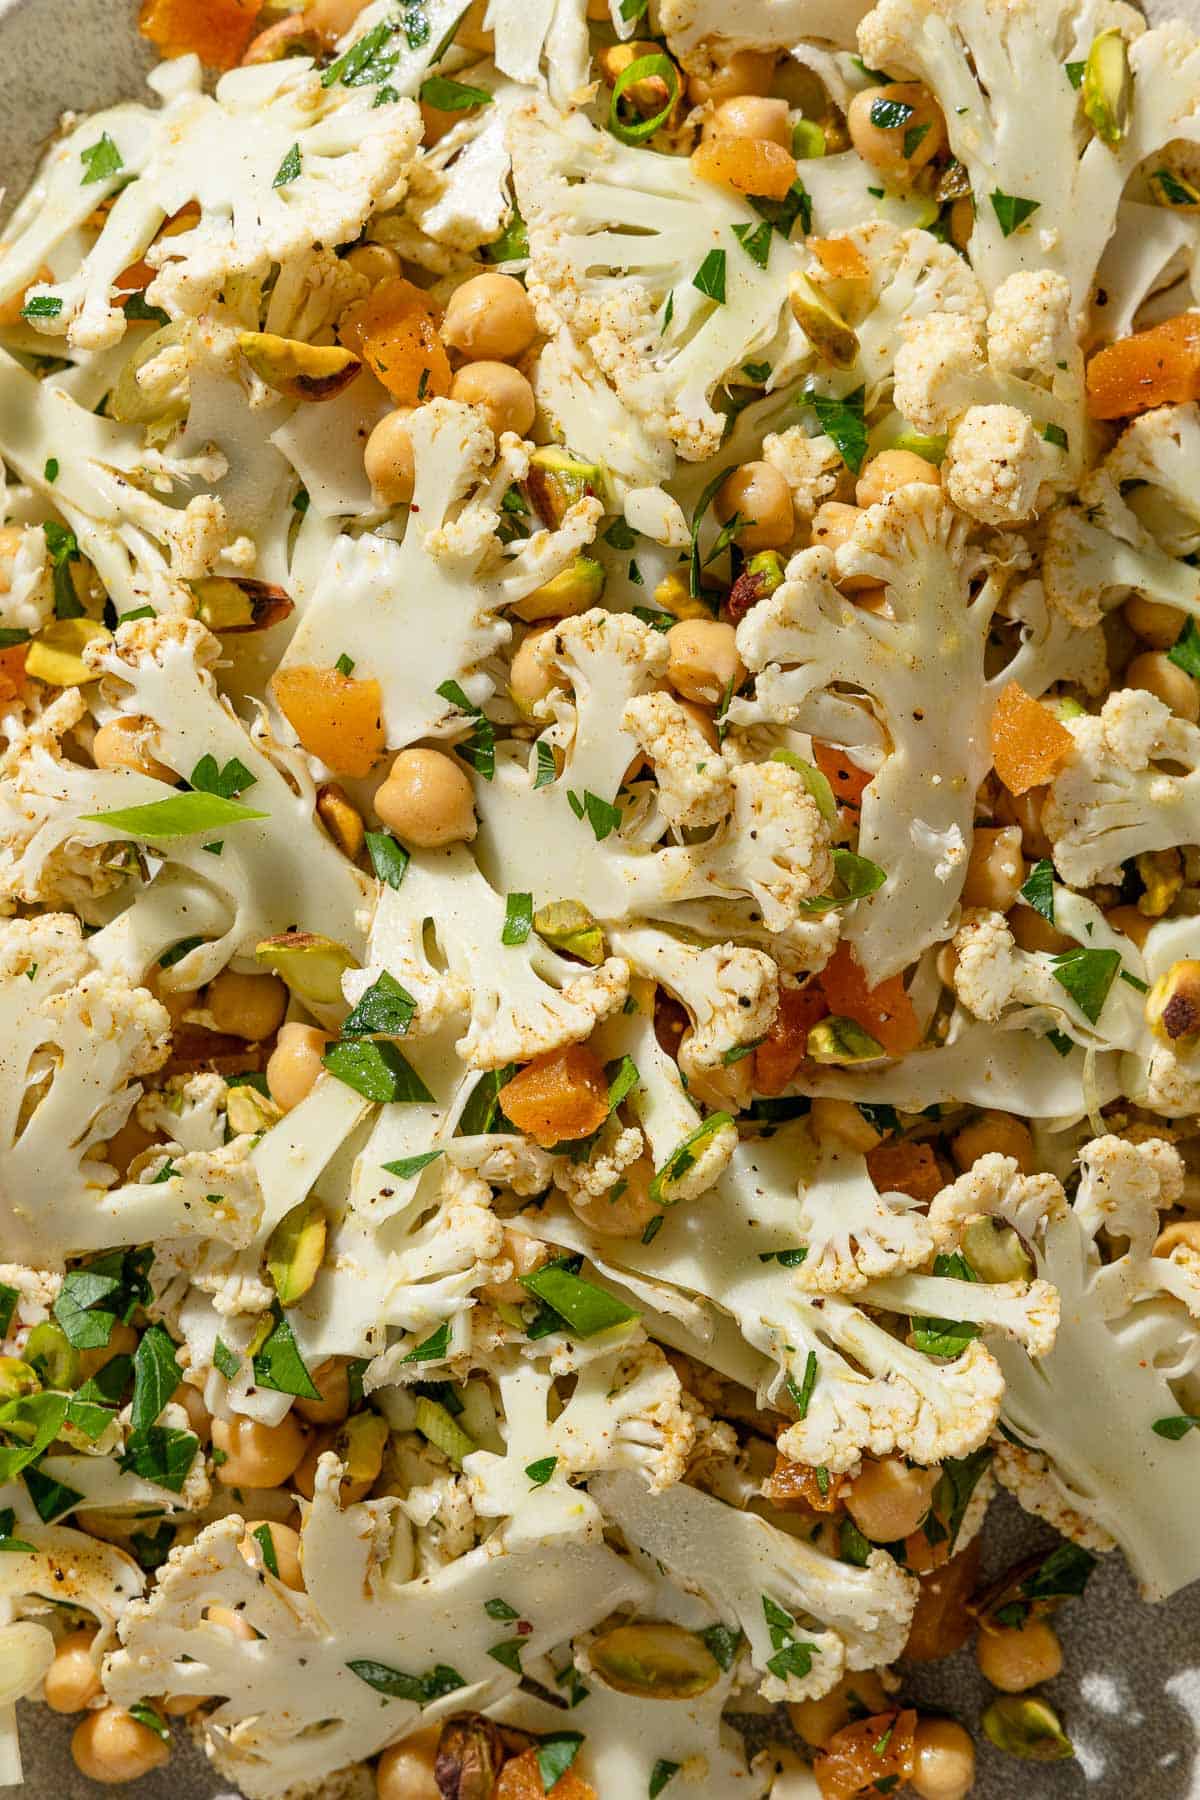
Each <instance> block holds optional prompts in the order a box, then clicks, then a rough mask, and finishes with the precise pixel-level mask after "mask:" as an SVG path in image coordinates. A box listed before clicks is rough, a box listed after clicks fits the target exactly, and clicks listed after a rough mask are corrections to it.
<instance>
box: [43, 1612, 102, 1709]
mask: <svg viewBox="0 0 1200 1800" xmlns="http://www.w3.org/2000/svg"><path fill="white" fill-rule="evenodd" d="M91 1645H92V1633H91V1632H90V1631H71V1632H68V1633H67V1635H66V1637H65V1638H61V1639H60V1640H59V1645H58V1649H57V1650H56V1651H55V1653H54V1661H53V1662H52V1663H51V1664H50V1667H49V1668H48V1669H47V1670H46V1680H45V1701H46V1705H47V1706H48V1707H49V1708H50V1710H51V1712H56V1713H74V1712H82V1711H83V1709H84V1707H85V1706H87V1705H88V1703H89V1702H90V1701H92V1700H94V1699H95V1698H96V1695H97V1694H98V1693H99V1692H100V1676H99V1674H98V1673H97V1670H96V1665H95V1663H94V1662H93V1661H92V1651H91Z"/></svg>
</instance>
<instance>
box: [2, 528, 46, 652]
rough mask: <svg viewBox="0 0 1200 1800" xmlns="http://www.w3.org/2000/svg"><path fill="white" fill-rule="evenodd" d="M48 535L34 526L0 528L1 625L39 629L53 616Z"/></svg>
mask: <svg viewBox="0 0 1200 1800" xmlns="http://www.w3.org/2000/svg"><path fill="white" fill-rule="evenodd" d="M49 577H50V561H49V554H48V552H47V549H46V534H45V532H43V531H41V530H40V529H39V528H38V527H37V526H35V525H26V526H23V527H21V526H10V527H8V528H7V529H6V530H4V531H0V625H3V626H4V628H5V630H7V631H14V630H15V631H29V632H37V631H40V630H41V628H42V626H43V625H47V624H49V622H50V620H51V619H52V618H53V617H54V592H53V589H52V587H51V584H50V579H49Z"/></svg>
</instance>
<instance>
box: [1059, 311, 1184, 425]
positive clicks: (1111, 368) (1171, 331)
mask: <svg viewBox="0 0 1200 1800" xmlns="http://www.w3.org/2000/svg"><path fill="white" fill-rule="evenodd" d="M1087 397H1088V411H1089V412H1090V413H1091V415H1092V417H1093V419H1123V418H1127V417H1128V416H1129V414H1130V413H1141V412H1147V411H1148V410H1149V408H1150V407H1152V406H1169V405H1173V404H1175V403H1177V402H1180V401H1184V400H1195V399H1197V398H1198V397H1200V313H1179V314H1177V315H1176V317H1175V318H1173V319H1164V320H1163V322H1162V324H1161V325H1151V326H1150V327H1149V328H1148V329H1147V330H1146V331H1135V332H1134V333H1133V335H1132V337H1125V338H1118V339H1117V341H1116V343H1115V344H1106V345H1105V346H1104V349H1103V350H1097V352H1096V354H1095V356H1093V357H1092V359H1091V361H1090V362H1089V363H1088V366H1087Z"/></svg>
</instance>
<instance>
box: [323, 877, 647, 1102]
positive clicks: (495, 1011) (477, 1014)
mask: <svg viewBox="0 0 1200 1800" xmlns="http://www.w3.org/2000/svg"><path fill="white" fill-rule="evenodd" d="M504 918H505V902H504V901H503V900H502V899H501V898H500V896H499V894H497V893H496V892H495V891H494V889H493V888H492V887H491V886H490V884H489V883H488V881H487V880H486V879H485V877H484V876H483V875H482V874H481V873H480V871H479V869H478V867H477V866H476V864H475V862H474V860H473V858H472V856H471V854H470V851H468V850H466V849H464V848H463V847H462V846H461V845H451V846H450V847H449V848H448V849H446V850H444V851H436V850H435V851H429V852H426V853H425V854H423V855H422V856H420V857H417V856H414V857H413V858H412V860H411V861H410V863H409V866H408V869H407V872H406V874H405V878H404V882H403V884H402V886H401V887H400V888H399V889H394V888H385V889H384V890H383V892H382V895H381V898H380V901H379V906H378V910H377V914H376V922H375V931H374V935H373V937H372V942H371V960H370V963H369V964H368V967H367V968H366V969H364V970H362V971H360V972H357V973H353V974H350V975H348V976H347V977H346V981H345V987H346V993H347V997H348V998H349V999H351V1000H357V999H359V998H360V997H361V995H362V994H363V993H364V992H365V991H366V989H367V988H368V987H369V986H371V984H372V983H373V982H374V981H375V980H377V979H378V976H379V974H380V971H381V970H382V969H386V970H387V971H388V972H389V973H391V974H392V975H394V976H395V978H396V979H398V980H399V981H400V983H401V985H402V986H403V987H404V988H405V989H406V990H407V991H408V992H409V993H410V994H411V995H412V997H413V998H414V999H415V1000H416V1002H417V1013H416V1017H415V1019H414V1021H413V1024H412V1027H411V1029H412V1030H413V1031H414V1032H421V1031H430V1030H433V1029H435V1028H436V1027H437V1025H438V1024H439V1023H440V1022H441V1021H442V1020H444V1019H448V1018H450V1017H452V1016H453V1015H456V1014H459V1013H463V1012H465V1013H467V1014H468V1025H467V1029H466V1031H465V1033H464V1034H463V1036H462V1037H461V1038H460V1039H459V1040H458V1042H457V1044H456V1045H455V1048H456V1050H457V1052H458V1054H459V1055H460V1056H461V1057H462V1058H463V1060H464V1061H465V1062H467V1063H469V1064H470V1065H471V1067H472V1068H477V1069H499V1068H503V1067H504V1066H505V1064H507V1063H512V1062H528V1061H529V1059H530V1058H531V1057H534V1056H540V1055H542V1054H543V1053H544V1052H545V1051H548V1050H555V1049H558V1048H559V1046H560V1045H562V1044H572V1043H579V1042H580V1041H581V1040H582V1039H584V1038H586V1037H589V1036H590V1035H591V1033H592V1030H593V1028H594V1027H595V1025H596V1024H597V1022H598V1021H599V1020H600V1019H603V1018H606V1017H607V1016H608V1014H609V1013H611V1012H614V1011H615V1010H616V1009H617V1008H618V1007H619V1006H620V1005H621V1004H622V1002H623V1001H624V999H625V994H626V991H627V989H628V985H629V970H628V967H627V965H626V964H625V963H624V962H623V961H622V960H621V959H620V958H619V957H609V958H607V959H606V960H605V961H604V962H603V963H602V964H601V965H600V966H599V967H598V968H595V969H589V968H585V967H581V966H580V964H578V963H574V962H569V961H567V960H566V959H565V958H564V957H562V956H560V955H559V954H558V953H557V952H556V951H554V950H552V949H551V948H550V947H549V945H548V944H545V943H543V942H542V940H541V938H540V937H538V935H537V934H536V932H531V933H530V935H529V936H528V937H527V938H526V939H525V941H524V942H523V943H520V944H505V943H504V942H502V935H501V934H502V932H503V928H504ZM427 928H431V929H432V932H433V934H434V937H435V940H436V942H437V944H438V946H439V949H440V954H441V958H442V959H443V961H442V963H441V966H436V965H435V964H434V963H433V962H432V961H431V960H430V956H429V953H428V950H427V948H426V932H427Z"/></svg>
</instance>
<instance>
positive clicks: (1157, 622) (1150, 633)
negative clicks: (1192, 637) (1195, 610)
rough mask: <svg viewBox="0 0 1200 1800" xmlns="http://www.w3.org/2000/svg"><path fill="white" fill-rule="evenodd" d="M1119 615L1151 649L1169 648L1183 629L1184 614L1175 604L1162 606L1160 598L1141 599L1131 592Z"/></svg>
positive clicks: (1138, 595)
mask: <svg viewBox="0 0 1200 1800" xmlns="http://www.w3.org/2000/svg"><path fill="white" fill-rule="evenodd" d="M1121 616H1122V617H1123V619H1124V620H1125V623H1126V624H1127V625H1128V627H1129V629H1130V630H1131V631H1133V632H1136V634H1137V636H1138V637H1140V638H1141V640H1142V642H1143V644H1149V646H1150V648H1151V649H1152V650H1169V649H1170V648H1171V647H1172V645H1173V644H1174V642H1175V640H1176V638H1177V637H1178V636H1179V634H1180V632H1181V631H1182V630H1183V625H1184V619H1185V616H1186V615H1185V614H1183V613H1181V612H1180V611H1179V608H1178V607H1176V606H1164V605H1163V604H1162V602H1161V601H1160V600H1143V599H1142V596H1141V595H1140V594H1131V595H1130V597H1129V599H1128V600H1126V602H1125V604H1124V606H1123V607H1122V608H1121Z"/></svg>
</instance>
